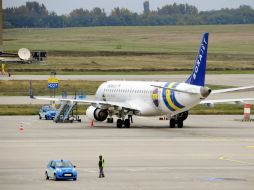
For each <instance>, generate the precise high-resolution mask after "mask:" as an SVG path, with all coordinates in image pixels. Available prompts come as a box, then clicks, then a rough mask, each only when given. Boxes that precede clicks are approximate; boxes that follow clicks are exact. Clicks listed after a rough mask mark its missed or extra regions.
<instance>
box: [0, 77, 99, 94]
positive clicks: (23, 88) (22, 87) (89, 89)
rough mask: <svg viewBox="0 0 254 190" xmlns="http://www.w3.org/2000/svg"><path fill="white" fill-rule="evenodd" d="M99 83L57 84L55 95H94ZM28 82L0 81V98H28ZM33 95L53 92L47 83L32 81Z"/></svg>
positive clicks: (66, 82) (74, 82)
mask: <svg viewBox="0 0 254 190" xmlns="http://www.w3.org/2000/svg"><path fill="white" fill-rule="evenodd" d="M101 83H102V82H100V81H71V82H70V81H68V80H63V81H60V82H59V88H58V89H57V90H56V95H61V94H62V91H66V92H68V94H70V95H74V94H75V92H77V93H78V92H84V93H85V94H87V95H91V94H95V92H96V90H97V88H98V86H99V85H100V84H101ZM29 84H30V83H29V81H17V80H12V81H0V89H1V91H0V96H28V94H29ZM32 85H33V93H34V94H35V95H39V96H46V95H48V96H49V95H50V93H52V95H53V91H50V90H49V89H48V81H46V80H45V81H39V80H38V81H33V83H32Z"/></svg>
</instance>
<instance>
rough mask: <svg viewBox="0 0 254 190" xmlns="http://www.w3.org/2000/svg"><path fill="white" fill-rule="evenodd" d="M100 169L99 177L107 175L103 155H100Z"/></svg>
mask: <svg viewBox="0 0 254 190" xmlns="http://www.w3.org/2000/svg"><path fill="white" fill-rule="evenodd" d="M98 165H99V170H100V175H99V178H102V177H105V176H104V171H103V169H104V159H103V158H102V155H100V156H99V163H98Z"/></svg>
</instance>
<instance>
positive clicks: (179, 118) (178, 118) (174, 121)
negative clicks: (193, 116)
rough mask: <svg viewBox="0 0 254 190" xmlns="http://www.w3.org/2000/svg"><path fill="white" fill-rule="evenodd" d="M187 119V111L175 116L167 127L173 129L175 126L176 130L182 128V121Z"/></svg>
mask: <svg viewBox="0 0 254 190" xmlns="http://www.w3.org/2000/svg"><path fill="white" fill-rule="evenodd" d="M187 117H188V111H185V112H182V113H179V114H177V115H176V116H174V117H172V118H171V119H170V121H169V127H170V128H175V127H176V126H177V127H178V128H183V121H184V120H185V119H187Z"/></svg>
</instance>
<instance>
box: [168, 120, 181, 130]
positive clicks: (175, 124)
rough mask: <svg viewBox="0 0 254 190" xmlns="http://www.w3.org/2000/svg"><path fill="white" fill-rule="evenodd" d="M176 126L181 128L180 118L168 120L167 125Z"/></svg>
mask: <svg viewBox="0 0 254 190" xmlns="http://www.w3.org/2000/svg"><path fill="white" fill-rule="evenodd" d="M176 126H177V127H178V128H183V121H182V120H175V119H170V121H169V127H170V128H175V127H176Z"/></svg>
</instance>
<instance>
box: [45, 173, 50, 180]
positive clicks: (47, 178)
mask: <svg viewBox="0 0 254 190" xmlns="http://www.w3.org/2000/svg"><path fill="white" fill-rule="evenodd" d="M45 178H46V180H49V176H48V172H45Z"/></svg>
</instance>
